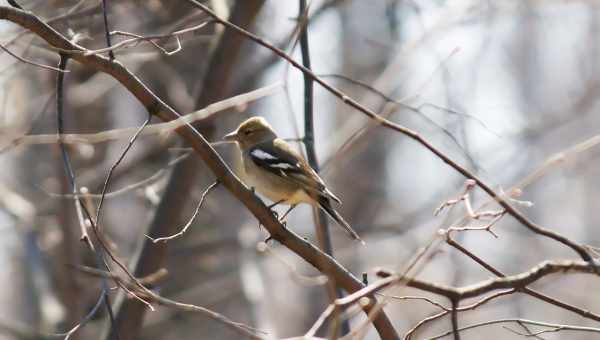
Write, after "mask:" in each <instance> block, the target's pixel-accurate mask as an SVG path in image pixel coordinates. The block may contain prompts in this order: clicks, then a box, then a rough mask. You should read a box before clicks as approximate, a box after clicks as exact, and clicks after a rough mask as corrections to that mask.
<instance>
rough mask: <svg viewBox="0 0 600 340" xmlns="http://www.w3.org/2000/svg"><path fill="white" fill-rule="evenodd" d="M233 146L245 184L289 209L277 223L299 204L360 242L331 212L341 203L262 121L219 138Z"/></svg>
mask: <svg viewBox="0 0 600 340" xmlns="http://www.w3.org/2000/svg"><path fill="white" fill-rule="evenodd" d="M223 139H224V141H226V142H233V143H235V144H237V146H238V147H239V148H240V151H241V157H242V164H243V167H244V170H245V172H246V182H247V183H246V184H248V185H250V187H251V188H253V190H256V191H258V192H259V193H260V194H262V195H264V196H265V197H267V198H268V199H269V200H271V201H273V202H274V203H273V204H272V205H270V206H269V208H273V207H274V206H276V205H278V204H287V205H289V206H290V207H289V209H288V210H287V211H286V212H285V214H283V216H282V217H281V219H280V220H281V221H283V220H284V219H285V217H286V216H287V215H288V214H289V213H290V211H292V209H294V208H295V207H296V206H297V205H298V204H300V203H307V204H310V205H312V206H315V207H318V208H320V209H322V210H323V211H324V212H325V213H326V214H327V215H328V216H329V217H331V218H332V219H333V220H334V221H335V222H336V223H337V224H338V225H339V226H340V227H342V228H343V229H344V230H345V231H346V232H347V233H348V234H349V235H350V237H352V238H353V239H355V240H357V241H360V242H361V243H363V244H364V241H363V240H362V239H361V238H360V236H359V235H358V234H357V233H356V232H355V231H354V229H352V227H351V226H350V224H348V222H346V221H345V220H344V218H343V217H342V216H341V215H340V214H339V213H338V212H337V211H336V210H335V209H334V208H333V206H332V205H331V201H335V202H337V203H338V204H341V203H342V202H341V200H340V199H339V198H338V197H337V196H336V195H335V194H333V192H331V190H329V189H328V188H327V186H326V185H325V182H324V181H323V180H322V179H321V177H319V175H318V174H317V172H316V171H315V170H314V169H313V168H312V167H311V166H310V165H309V164H308V162H307V161H306V160H305V159H304V158H303V157H302V156H301V155H300V154H299V153H298V152H297V151H296V150H294V149H293V148H292V147H291V146H290V145H289V144H288V143H287V142H286V141H285V140H283V139H281V138H279V137H277V134H276V133H275V130H274V129H273V128H272V127H271V125H270V124H269V123H268V122H267V120H266V119H264V118H263V117H251V118H249V119H247V120H246V121H244V122H242V123H241V124H240V125H239V126H238V128H237V129H235V130H234V131H232V132H231V133H229V134H227V135H225V136H224V137H223Z"/></svg>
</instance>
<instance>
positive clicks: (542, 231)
mask: <svg viewBox="0 0 600 340" xmlns="http://www.w3.org/2000/svg"><path fill="white" fill-rule="evenodd" d="M186 1H187V2H188V3H190V4H191V5H193V6H195V7H196V8H198V9H200V10H202V11H203V12H205V13H206V14H208V15H209V16H210V17H212V18H213V19H215V20H216V21H217V22H218V23H220V24H222V25H223V26H225V27H227V28H229V29H232V30H235V31H236V32H238V33H239V34H241V35H243V36H245V37H247V38H248V39H250V40H252V41H254V42H255V43H257V44H259V45H261V46H263V47H265V48H267V49H269V50H271V51H272V52H273V53H275V54H276V55H278V56H279V57H280V58H282V59H284V60H286V61H287V62H288V63H289V64H290V65H292V66H293V67H295V68H296V69H298V70H300V71H301V72H303V73H304V74H307V75H308V76H309V77H310V78H311V79H312V80H313V81H315V82H316V83H318V84H319V85H321V86H322V87H323V88H324V89H325V90H327V91H328V92H330V93H331V94H332V95H334V96H336V97H338V98H339V99H341V100H342V101H343V102H344V103H345V104H347V105H348V106H350V107H352V108H354V109H356V110H358V111H359V112H361V113H363V114H365V115H366V116H367V117H369V118H371V119H374V120H375V121H376V122H378V123H380V124H381V125H382V126H384V127H386V128H389V129H391V130H394V131H397V132H399V133H401V134H403V135H406V136H407V137H409V138H411V139H413V140H415V141H416V142H418V143H419V144H421V145H422V146H423V147H425V148H426V149H428V150H429V151H431V152H432V153H433V154H434V155H435V156H437V157H438V158H439V159H441V160H442V161H443V162H444V163H446V164H448V165H449V166H451V167H452V168H454V169H455V170H456V171H457V172H459V173H460V174H461V175H463V176H464V177H466V178H468V179H472V180H474V181H475V182H476V183H477V185H478V186H479V187H480V188H481V189H482V190H483V191H485V192H486V193H487V194H488V195H489V196H491V197H492V198H493V199H494V200H496V201H497V202H498V204H500V205H501V206H502V207H503V208H504V209H505V210H506V212H507V213H508V214H509V215H511V216H513V217H514V218H515V219H516V220H517V221H519V222H520V223H521V224H522V225H524V226H525V227H527V228H528V229H529V230H531V231H532V232H534V233H536V234H539V235H542V236H545V237H548V238H551V239H553V240H555V241H557V242H560V243H562V244H564V245H566V246H567V247H569V248H571V249H572V250H573V251H575V252H576V253H577V254H578V255H579V256H580V257H581V258H582V259H583V260H585V261H591V260H592V257H591V256H590V254H589V253H588V251H587V250H586V249H585V247H584V246H582V245H580V244H578V243H576V242H574V241H572V240H570V239H569V238H567V237H565V236H563V235H561V234H559V233H556V232H554V231H551V230H548V229H546V228H544V227H542V226H540V225H538V224H536V223H534V222H532V221H530V220H529V219H528V218H527V217H526V216H525V215H523V214H522V213H521V212H520V211H519V210H517V209H516V208H514V207H513V206H512V205H511V204H510V203H509V202H508V200H506V199H505V197H503V195H500V194H498V193H496V192H495V191H494V190H493V189H492V187H491V186H489V185H488V184H486V183H485V182H483V180H481V179H480V178H479V177H478V176H475V174H473V173H472V172H471V171H469V170H468V169H466V168H465V167H463V166H461V165H460V164H458V163H457V162H455V161H454V160H453V159H451V158H450V157H449V156H447V155H446V154H445V153H443V152H442V151H441V150H439V149H438V148H436V147H435V146H434V145H433V144H431V143H430V142H429V141H428V140H426V139H425V138H423V137H422V136H421V135H420V134H419V133H418V132H416V131H413V130H411V129H408V128H406V127H404V126H402V125H400V124H396V123H394V122H392V121H390V120H388V119H386V118H384V117H382V116H381V115H379V114H377V113H375V112H374V111H372V110H370V109H368V108H367V107H365V106H363V105H361V104H360V103H359V102H357V101H356V100H354V99H352V98H351V97H349V96H348V95H346V94H345V93H344V92H342V91H340V90H339V89H337V88H335V87H333V86H332V85H329V84H328V83H326V82H325V81H324V80H323V79H321V78H320V77H318V76H317V75H316V74H314V73H313V72H312V71H311V70H309V69H307V68H306V67H304V66H303V65H301V64H300V63H299V62H297V61H296V60H294V59H293V58H292V57H291V56H289V55H288V54H286V53H285V52H284V51H282V50H281V49H279V48H277V47H275V46H274V45H272V44H270V43H269V42H267V41H265V40H264V39H262V38H260V37H259V36H257V35H255V34H253V33H250V32H248V31H246V30H244V29H243V28H241V27H239V26H237V25H235V24H232V23H231V22H229V21H227V20H224V19H222V18H220V17H219V16H218V15H217V14H215V13H214V12H213V11H212V10H210V9H209V8H208V7H207V6H206V5H204V4H202V3H200V2H198V1H196V0H186Z"/></svg>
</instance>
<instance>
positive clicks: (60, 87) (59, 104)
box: [56, 53, 118, 340]
mask: <svg viewBox="0 0 600 340" xmlns="http://www.w3.org/2000/svg"><path fill="white" fill-rule="evenodd" d="M68 62H69V57H68V56H67V55H65V54H62V53H61V54H60V61H59V64H58V68H59V70H61V71H64V70H65V69H66V68H67V63H68ZM64 80H65V72H58V73H57V76H56V119H57V130H58V136H59V138H58V140H59V143H58V144H59V146H60V152H61V155H62V160H63V164H64V167H65V171H66V172H67V178H68V180H69V184H70V187H71V193H72V194H73V195H75V197H77V183H76V182H75V172H74V171H73V167H72V165H71V160H70V158H69V154H68V153H67V148H66V147H65V145H64V144H63V143H62V138H61V137H60V136H62V135H63V133H64V115H63V111H64ZM75 205H76V208H82V203H81V201H80V200H79V198H75ZM77 210H78V211H80V209H77ZM84 228H85V227H84ZM86 235H87V234H85V233H84V234H83V236H84V241H85V242H86V244H87V245H88V248H89V249H90V250H91V251H93V252H94V253H95V255H96V262H97V264H98V266H101V265H102V263H104V261H103V255H102V253H101V251H102V249H98V251H99V252H95V251H94V246H93V243H92V240H91V239H90V238H89V237H87V236H86ZM104 264H105V263H104ZM105 267H106V269H107V270H110V269H109V268H108V266H107V265H106V264H105ZM107 292H108V283H107V282H106V279H103V280H102V291H101V292H100V297H99V299H98V306H100V304H99V303H100V301H102V302H103V303H104V305H105V306H106V309H107V312H108V316H109V319H110V324H111V326H112V325H114V315H113V312H112V309H111V306H110V297H109V295H108V294H107ZM96 312H97V309H96V308H94V309H93V313H96ZM92 316H93V314H92V313H89V314H88V315H86V317H85V318H84V319H83V320H82V321H81V322H80V323H79V324H78V325H77V326H76V327H75V328H73V330H72V331H73V332H74V331H76V330H78V329H79V328H80V327H81V326H82V325H83V324H84V323H85V322H87V321H89V320H90V319H91V317H92ZM70 334H71V333H69V335H70ZM117 340H118V338H117Z"/></svg>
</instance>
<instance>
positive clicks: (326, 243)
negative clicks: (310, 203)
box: [298, 0, 350, 334]
mask: <svg viewBox="0 0 600 340" xmlns="http://www.w3.org/2000/svg"><path fill="white" fill-rule="evenodd" d="M299 1H300V6H299V9H298V20H300V27H301V29H300V51H301V53H302V65H304V67H306V69H308V70H311V69H312V65H311V62H310V48H309V43H308V11H307V6H306V0H299ZM302 76H303V77H304V145H305V147H306V158H307V160H308V163H309V164H310V166H311V167H312V168H313V169H315V171H316V172H319V162H318V160H317V154H316V152H315V131H314V110H313V107H314V106H313V92H314V91H313V88H314V86H313V80H312V79H311V78H310V77H309V76H308V74H306V73H303V74H302ZM313 209H315V211H314V212H315V226H316V229H317V234H318V237H319V243H320V246H321V248H322V249H323V251H324V252H325V253H327V254H328V255H330V256H331V257H333V246H332V245H331V235H330V233H329V225H328V222H327V218H326V216H325V213H324V212H323V211H322V210H321V209H318V208H313ZM327 293H328V295H329V300H330V302H333V301H334V300H335V299H336V298H341V297H343V291H342V289H341V288H338V287H337V284H336V283H335V281H334V280H333V278H332V277H331V276H330V275H329V281H328V283H327ZM335 315H336V317H337V316H338V313H336V314H335ZM341 328H342V329H341V331H342V334H348V333H349V332H350V325H349V323H348V320H343V321H342V322H341Z"/></svg>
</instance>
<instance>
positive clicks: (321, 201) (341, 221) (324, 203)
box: [318, 197, 365, 244]
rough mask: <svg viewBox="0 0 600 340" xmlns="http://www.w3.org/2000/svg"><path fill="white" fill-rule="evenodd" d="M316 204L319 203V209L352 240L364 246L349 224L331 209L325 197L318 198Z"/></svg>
mask: <svg viewBox="0 0 600 340" xmlns="http://www.w3.org/2000/svg"><path fill="white" fill-rule="evenodd" d="M318 203H319V207H321V209H323V211H325V213H327V215H329V217H331V218H332V219H333V220H334V221H335V222H337V224H338V225H339V226H340V227H342V228H344V230H346V232H347V233H348V234H349V235H350V236H351V237H352V238H353V239H355V240H357V241H360V242H361V243H362V244H365V241H363V240H362V239H361V238H360V236H358V234H357V233H356V231H354V229H352V227H351V226H350V224H348V222H346V220H344V218H343V217H342V216H341V215H340V214H339V213H338V212H337V211H335V209H333V207H332V206H331V202H330V201H329V199H327V198H326V197H321V198H319V200H318Z"/></svg>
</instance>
